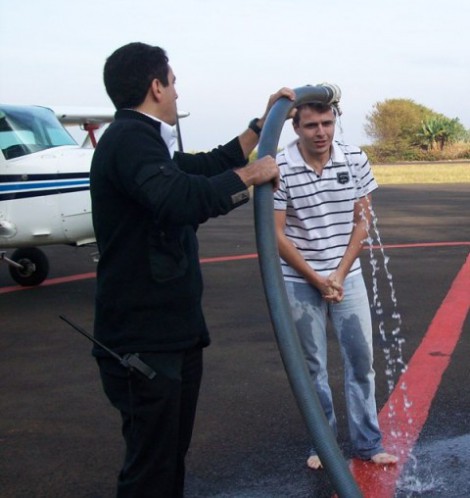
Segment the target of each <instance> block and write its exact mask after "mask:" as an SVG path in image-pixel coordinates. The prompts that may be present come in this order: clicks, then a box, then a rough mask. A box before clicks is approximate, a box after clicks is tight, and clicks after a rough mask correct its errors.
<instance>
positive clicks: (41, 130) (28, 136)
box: [0, 105, 77, 159]
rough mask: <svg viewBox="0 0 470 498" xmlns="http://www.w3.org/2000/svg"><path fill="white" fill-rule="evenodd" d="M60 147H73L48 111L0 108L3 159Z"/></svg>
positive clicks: (0, 136)
mask: <svg viewBox="0 0 470 498" xmlns="http://www.w3.org/2000/svg"><path fill="white" fill-rule="evenodd" d="M61 145H77V143H76V142H75V140H74V139H73V138H72V137H71V136H70V135H69V133H68V131H67V130H66V129H65V128H64V127H63V126H62V125H61V123H60V122H59V120H58V119H57V118H56V116H55V114H54V112H53V111H52V110H51V109H47V108H46V107H38V106H14V105H0V148H1V149H2V152H3V155H4V156H5V158H6V159H13V158H15V157H20V156H25V155H27V154H32V153H33V152H39V151H41V150H45V149H50V148H51V147H59V146H61Z"/></svg>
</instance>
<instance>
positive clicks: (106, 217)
mask: <svg viewBox="0 0 470 498" xmlns="http://www.w3.org/2000/svg"><path fill="white" fill-rule="evenodd" d="M244 164H246V160H245V158H244V156H243V152H242V150H241V147H240V143H239V141H238V139H234V140H232V141H231V142H229V143H228V144H226V145H224V146H221V147H219V148H218V149H214V150H213V151H211V152H209V153H199V154H184V153H180V152H176V153H175V156H174V157H173V159H171V157H170V155H169V152H168V149H167V147H166V145H165V142H164V141H163V139H162V138H161V135H160V123H159V122H157V121H155V120H153V119H151V118H149V117H147V116H145V115H143V114H140V113H137V112H135V111H131V110H120V111H118V112H117V113H116V116H115V121H114V122H113V123H112V124H111V125H110V126H109V127H108V129H107V130H106V131H105V133H104V134H103V136H102V137H101V139H100V141H99V142H98V145H97V147H96V150H95V153H94V156H93V161H92V165H91V172H90V192H91V199H92V212H93V225H94V229H95V235H96V239H97V243H98V249H99V252H100V260H99V263H98V269H97V293H96V309H95V327H94V331H95V337H96V338H97V339H98V340H99V341H101V342H103V343H104V344H105V345H106V346H108V347H109V348H111V349H113V350H114V351H116V352H118V353H125V352H143V351H170V350H181V349H186V348H190V347H193V346H194V345H196V344H202V345H203V346H205V345H207V344H209V333H208V330H207V327H206V323H205V320H204V316H203V312H202V308H201V296H202V278H201V271H200V266H199V256H198V242H197V238H196V230H197V226H198V225H199V224H200V223H203V222H204V221H206V220H207V219H208V218H211V217H216V216H218V215H221V214H226V213H228V212H229V211H231V210H232V209H234V208H235V207H237V206H239V205H241V204H244V203H245V202H247V201H248V199H249V194H248V191H247V189H246V186H245V184H244V183H243V182H242V181H241V180H240V178H239V176H238V175H237V174H235V173H234V172H233V171H231V168H234V167H237V166H243V165H244ZM93 352H94V354H95V355H98V356H99V355H102V354H103V351H102V350H101V349H100V348H96V347H95V348H94V350H93Z"/></svg>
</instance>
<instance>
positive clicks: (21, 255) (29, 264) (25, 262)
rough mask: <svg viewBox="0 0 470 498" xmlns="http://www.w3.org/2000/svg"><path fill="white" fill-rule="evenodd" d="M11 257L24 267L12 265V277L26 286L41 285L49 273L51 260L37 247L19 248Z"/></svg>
mask: <svg viewBox="0 0 470 498" xmlns="http://www.w3.org/2000/svg"><path fill="white" fill-rule="evenodd" d="M10 259H12V260H13V261H15V263H19V264H20V265H22V267H23V268H16V267H14V266H10V268H9V269H10V275H11V278H12V279H13V280H14V281H15V282H16V283H18V284H20V285H23V286H25V287H28V286H33V285H39V284H40V283H41V282H43V281H44V280H45V279H46V277H47V275H48V273H49V261H48V260H47V257H46V255H45V254H44V253H43V252H42V251H41V250H40V249H38V248H37V247H27V248H21V249H17V250H16V251H15V252H14V253H13V254H12V255H11V258H10Z"/></svg>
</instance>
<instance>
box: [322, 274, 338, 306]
mask: <svg viewBox="0 0 470 498" xmlns="http://www.w3.org/2000/svg"><path fill="white" fill-rule="evenodd" d="M317 288H318V290H319V291H320V292H321V295H322V297H323V299H324V300H325V301H328V302H329V303H340V302H341V301H342V300H343V298H344V289H343V284H342V282H341V281H340V279H339V278H337V276H336V274H335V272H333V273H332V274H331V275H330V276H329V277H328V278H325V279H324V280H322V282H321V283H320V285H319V286H318V287H317Z"/></svg>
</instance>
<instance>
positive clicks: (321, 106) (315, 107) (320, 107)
mask: <svg viewBox="0 0 470 498" xmlns="http://www.w3.org/2000/svg"><path fill="white" fill-rule="evenodd" d="M302 109H311V110H312V111H317V112H319V113H321V114H323V113H324V112H328V111H333V112H334V114H335V116H336V111H335V108H334V106H332V105H331V104H325V103H324V102H307V103H305V104H300V105H299V106H297V112H296V113H295V114H294V117H293V118H292V122H293V123H294V124H295V125H296V126H297V125H298V124H299V121H300V111H301V110H302Z"/></svg>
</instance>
